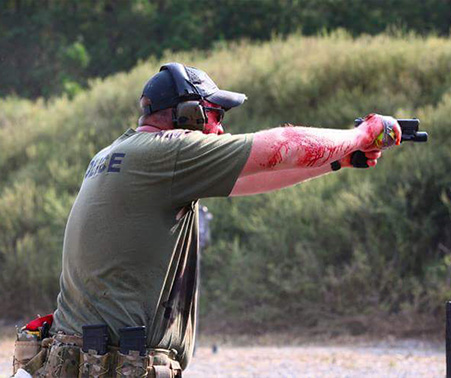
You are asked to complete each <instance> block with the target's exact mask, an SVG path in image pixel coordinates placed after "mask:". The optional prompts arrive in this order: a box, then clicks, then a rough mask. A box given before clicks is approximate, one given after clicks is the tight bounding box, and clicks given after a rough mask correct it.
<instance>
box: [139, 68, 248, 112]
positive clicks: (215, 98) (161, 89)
mask: <svg viewBox="0 0 451 378" xmlns="http://www.w3.org/2000/svg"><path fill="white" fill-rule="evenodd" d="M142 95H143V96H146V97H147V98H149V99H150V102H151V104H150V107H149V112H150V113H152V112H156V111H158V110H163V109H168V108H172V107H174V106H176V105H177V104H179V103H180V102H183V101H188V100H194V99H205V100H207V101H209V102H212V103H214V104H217V105H220V106H221V107H223V108H224V109H225V110H229V109H231V108H234V107H236V106H239V105H241V104H242V103H243V102H244V101H245V100H246V99H247V97H246V95H244V94H243V93H237V92H231V91H225V90H222V89H219V88H218V86H217V85H216V84H215V82H214V81H213V80H212V79H211V78H210V77H209V76H208V75H207V73H206V72H204V71H202V70H200V69H198V68H194V67H188V66H184V65H183V64H180V63H168V64H165V65H163V66H162V67H161V68H160V72H158V73H157V74H156V75H154V76H152V77H151V78H150V79H149V81H148V82H147V83H146V85H145V86H144V89H143V93H142Z"/></svg>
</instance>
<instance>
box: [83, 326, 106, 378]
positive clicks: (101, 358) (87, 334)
mask: <svg viewBox="0 0 451 378" xmlns="http://www.w3.org/2000/svg"><path fill="white" fill-rule="evenodd" d="M82 329H83V347H82V350H81V354H80V370H79V374H78V377H79V378H90V377H93V376H96V377H97V376H105V374H107V373H108V372H109V370H110V368H111V365H112V364H111V361H110V359H111V356H110V353H107V352H108V327H107V325H106V324H93V325H84V326H83V327H82Z"/></svg>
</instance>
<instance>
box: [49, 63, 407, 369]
mask: <svg viewBox="0 0 451 378" xmlns="http://www.w3.org/2000/svg"><path fill="white" fill-rule="evenodd" d="M245 99H246V97H245V95H243V94H239V93H235V92H229V91H223V90H219V89H218V88H217V86H216V85H215V84H214V82H213V81H212V80H211V79H210V78H209V77H208V75H207V74H206V73H205V72H203V71H201V70H198V69H195V68H192V67H185V66H183V65H181V64H178V63H170V64H167V65H165V66H163V67H162V68H161V70H160V72H159V73H157V74H156V75H155V76H153V77H152V78H151V79H150V80H149V81H148V82H147V84H146V85H145V87H144V90H143V94H142V97H141V100H140V105H141V108H142V109H143V115H142V116H141V117H140V119H139V127H138V128H137V130H136V131H134V130H132V129H130V130H128V131H126V132H125V133H124V134H123V135H122V136H121V137H119V138H118V139H117V140H116V141H114V142H113V143H112V144H111V145H110V146H108V147H106V148H104V149H103V150H102V151H100V152H99V153H98V154H97V155H96V156H95V157H94V158H93V159H92V161H91V163H90V164H89V167H88V169H87V171H86V174H85V177H84V181H83V184H82V186H81V189H80V192H79V194H78V197H77V199H76V200H75V203H74V205H73V208H72V211H71V214H70V216H69V219H68V222H67V227H66V233H65V240H64V249H63V270H62V275H61V292H60V294H59V296H58V308H57V310H56V311H55V314H54V324H53V327H52V332H53V333H57V332H59V333H60V334H65V335H81V334H82V326H84V325H95V324H99V323H101V324H106V325H107V326H108V336H109V342H108V343H109V345H111V346H113V347H114V346H118V345H122V343H123V342H122V341H121V340H120V338H121V335H120V332H119V329H121V328H124V327H139V326H145V327H146V347H147V353H150V356H151V358H150V360H149V357H148V356H147V355H146V356H145V357H143V358H142V359H141V360H140V361H136V360H135V361H133V363H134V365H133V366H134V367H133V368H134V369H135V370H133V373H131V374H132V376H133V374H138V372H141V371H142V370H146V371H148V372H149V373H148V374H149V375H148V376H159V375H158V374H159V372H160V373H161V366H159V365H165V366H166V368H167V369H168V371H167V373H168V372H169V373H168V374H172V375H173V376H175V375H177V374H179V375H180V374H181V373H180V367H181V369H184V368H186V366H187V365H188V363H189V360H190V358H191V355H192V350H193V346H194V336H195V335H194V330H195V321H196V311H197V310H196V296H197V277H198V271H197V259H198V242H197V237H198V222H197V216H198V215H197V214H198V212H197V200H198V199H200V198H206V197H227V196H242V195H250V194H256V193H264V192H269V191H272V190H276V189H280V188H284V187H287V186H290V185H294V184H296V183H299V182H301V181H304V180H307V179H311V178H313V177H317V176H321V175H324V174H326V173H329V172H331V171H332V170H337V169H339V168H340V167H351V166H352V165H351V155H352V153H353V152H355V151H357V150H361V151H364V152H365V156H366V158H367V159H368V160H367V164H368V166H370V167H373V166H375V165H376V164H377V160H378V158H379V157H380V156H381V148H382V147H387V146H388V145H390V144H393V143H396V144H399V143H400V138H401V131H400V128H399V125H398V124H397V122H396V121H395V120H394V119H393V118H391V117H383V116H379V115H371V116H368V117H367V118H366V120H365V122H364V123H363V124H362V125H361V126H360V127H359V128H355V129H352V130H330V129H317V128H305V127H294V126H288V127H278V128H274V129H269V130H264V131H259V132H257V133H253V134H242V135H235V136H232V135H230V134H224V130H223V127H222V124H221V121H222V118H223V116H224V112H225V111H228V110H229V109H231V108H233V107H236V106H238V105H241V104H242V103H243V102H244V101H245ZM381 134H382V136H383V137H384V139H383V140H384V143H383V144H381V143H377V142H376V141H377V140H379V139H377V138H378V137H379V136H380V135H381ZM60 341H61V340H60ZM61 342H62V344H61V345H64V340H63V341H61ZM61 345H60V347H61ZM109 350H110V353H113V351H112V349H111V347H110V349H109ZM94 352H95V351H94ZM55 353H56V352H55ZM110 353H109V354H110ZM114 353H117V352H114ZM156 354H157V355H158V354H159V355H160V357H161V355H165V356H167V358H166V359H164V358H160V359H158V358H153V357H152V356H155V355H156ZM50 355H52V353H50ZM134 356H135V357H136V354H134ZM115 358H116V357H115ZM161 361H163V362H161ZM122 362H123V361H122ZM122 362H120V361H119V362H118V361H115V362H111V361H110V362H108V363H107V362H105V363H104V364H105V366H106V368H111V366H112V364H113V365H114V364H115V365H114V369H125V368H128V369H132V367H130V366H128V367H127V366H125V365H124V364H123V363H122ZM89 363H90V362H89V359H87V357H86V355H85V354H82V356H81V357H80V364H81V365H82V366H84V367H85V369H88V367H89ZM73 364H75V362H74V363H73ZM92 364H95V363H92ZM92 364H91V365H92ZM121 364H122V365H121ZM152 364H153V365H155V366H153V367H152V366H149V365H152ZM105 366H104V367H105ZM139 369H141V370H139ZM124 371H125V370H124ZM129 371H131V370H129ZM86 376H87V375H86ZM161 376H163V375H161ZM168 376H170V375H168Z"/></svg>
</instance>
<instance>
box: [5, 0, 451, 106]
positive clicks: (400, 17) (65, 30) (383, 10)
mask: <svg viewBox="0 0 451 378" xmlns="http://www.w3.org/2000/svg"><path fill="white" fill-rule="evenodd" d="M450 12H451V3H450V2H449V1H447V0H424V1H421V2H420V1H417V2H415V3H414V4H413V3H412V1H410V0H221V1H213V0H130V1H120V0H97V1H93V0H65V1H58V0H42V1H35V0H4V1H2V2H0V36H1V38H0V72H1V73H2V75H0V96H5V95H8V94H16V95H19V96H21V97H27V98H36V97H39V96H43V97H45V98H48V97H50V96H51V95H53V94H59V93H67V94H69V95H71V96H73V95H75V94H76V93H77V92H78V91H79V90H80V89H81V88H82V87H86V85H87V83H88V81H89V79H90V78H95V77H106V76H108V75H111V74H112V73H115V72H120V71H126V70H130V69H132V67H133V66H134V65H135V64H136V63H137V62H139V61H140V60H145V59H148V58H149V57H150V56H155V57H157V58H161V57H162V56H163V54H164V52H165V51H167V50H171V51H189V50H192V49H197V50H205V49H209V48H211V47H212V46H214V45H215V44H220V43H222V42H224V41H236V40H240V39H243V38H246V39H250V40H256V41H264V40H269V39H270V38H271V36H273V35H279V36H287V35H289V34H290V33H293V32H302V33H303V34H304V35H315V34H318V33H324V32H330V31H332V30H335V29H337V28H344V29H346V30H348V31H349V33H351V34H352V35H354V36H357V35H360V34H362V33H367V34H377V33H380V32H382V31H385V30H386V29H387V28H397V29H401V30H411V31H414V32H416V33H419V34H427V33H431V32H433V33H438V34H440V35H448V34H449V28H450V25H451V24H450V19H449V17H448V15H449V14H450Z"/></svg>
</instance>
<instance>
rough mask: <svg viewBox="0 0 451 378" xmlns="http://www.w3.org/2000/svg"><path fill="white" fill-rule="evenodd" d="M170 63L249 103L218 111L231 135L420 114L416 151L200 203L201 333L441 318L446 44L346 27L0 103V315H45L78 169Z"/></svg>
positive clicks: (450, 46) (123, 125)
mask: <svg viewBox="0 0 451 378" xmlns="http://www.w3.org/2000/svg"><path fill="white" fill-rule="evenodd" d="M167 61H182V62H184V63H186V64H192V65H195V66H197V67H200V68H202V69H205V70H206V71H207V72H209V74H210V75H211V77H213V78H214V80H215V81H216V82H217V83H218V84H219V86H220V87H223V88H226V89H230V90H236V91H242V92H244V93H246V94H247V95H248V97H249V100H248V101H247V103H246V104H245V105H243V106H242V107H240V108H239V109H236V110H233V111H231V112H230V113H229V114H227V117H226V122H225V124H226V127H227V129H228V130H230V131H231V132H234V133H241V132H243V133H244V132H253V131H257V130H259V129H264V128H269V127H273V126H277V125H278V124H280V123H284V122H292V123H294V124H304V125H315V126H319V125H321V126H326V127H334V128H347V127H351V125H352V121H353V119H354V118H355V117H357V116H361V115H364V114H366V113H369V112H373V111H377V112H379V113H383V114H393V115H395V116H399V117H412V116H417V117H419V118H420V119H421V120H422V128H423V129H425V130H427V131H428V132H429V133H430V141H429V142H428V143H427V144H421V145H413V144H407V143H406V144H403V145H402V146H401V147H400V148H396V149H393V150H392V151H388V152H387V153H386V154H385V156H384V158H383V159H382V160H381V161H380V163H379V165H378V167H377V168H376V169H371V170H370V171H365V170H347V171H341V172H338V173H336V174H331V175H328V176H327V177H325V178H322V179H319V180H314V181H311V182H308V183H304V184H302V185H299V186H297V187H293V188H288V189H285V190H283V191H279V192H274V193H270V194H264V195H258V196H254V197H245V198H235V199H230V198H228V199H209V200H206V201H204V203H205V204H206V205H207V206H208V207H209V208H210V210H211V212H212V213H213V214H214V216H215V218H214V222H213V224H212V226H213V230H212V235H213V243H212V245H211V246H210V247H209V248H208V250H207V251H205V253H204V254H203V259H202V264H203V272H202V278H203V284H202V291H203V293H202V299H201V310H202V312H201V313H202V316H203V317H204V319H206V320H207V323H208V324H210V325H212V327H213V326H214V322H215V321H214V320H215V319H218V316H219V315H220V316H221V319H223V321H224V322H226V323H228V324H233V326H234V327H236V328H237V329H238V328H239V327H240V326H241V327H242V326H244V325H245V326H246V327H247V326H252V327H253V329H268V328H270V327H271V328H272V329H273V328H274V327H281V328H283V327H287V324H288V325H290V326H296V327H301V326H302V327H313V328H315V329H324V328H327V327H329V328H334V329H349V331H351V332H357V333H359V332H364V331H365V330H366V329H367V327H368V324H371V321H370V320H371V319H374V318H375V317H379V318H383V317H386V318H387V319H393V317H395V318H397V319H407V318H408V317H411V319H423V318H422V317H424V316H426V317H430V318H431V319H436V318H438V317H440V316H441V315H440V314H441V307H442V305H443V303H444V301H445V300H446V299H447V298H449V297H450V296H451V286H450V285H451V282H450V281H451V227H450V218H451V205H450V204H451V178H450V175H449V171H450V168H451V156H450V154H449V144H450V142H451V138H450V136H451V120H450V118H449V114H450V113H451V78H450V75H449V72H450V71H451V42H450V41H449V40H448V39H440V38H435V37H429V38H419V37H415V36H404V37H388V36H378V37H371V38H370V37H361V38H358V39H353V38H351V37H350V36H349V35H348V34H347V33H345V32H337V33H335V34H332V35H329V36H325V37H323V38H311V37H309V38H307V37H303V36H300V35H294V36H291V37H289V38H287V39H286V40H281V39H277V38H276V39H273V40H272V41H271V42H268V43H264V44H249V43H246V42H240V43H236V44H231V45H221V46H218V47H217V48H216V50H214V51H213V52H211V53H203V54H199V53H192V54H188V53H180V54H176V55H169V54H168V55H167V56H165V57H164V58H163V59H161V60H152V61H149V62H146V63H143V64H140V65H139V66H137V67H136V68H135V69H133V70H132V71H130V72H129V73H122V74H117V75H115V76H112V77H110V78H107V79H105V80H96V81H93V82H91V83H90V88H89V90H86V91H81V92H78V93H75V94H74V97H73V98H72V99H69V98H67V97H62V98H59V99H53V100H51V101H50V102H48V103H43V102H42V101H38V102H29V101H25V100H20V99H17V98H9V99H7V100H6V101H4V102H2V103H1V104H0V147H1V151H2V153H1V154H0V167H1V168H2V175H1V176H0V271H1V274H0V301H1V303H2V308H3V309H4V311H3V312H2V313H3V315H5V316H18V315H21V314H32V313H35V312H38V311H40V312H46V311H51V310H52V309H53V307H54V305H55V295H56V293H57V291H58V275H59V269H60V251H61V247H62V238H63V232H64V225H65V221H66V218H67V215H68V212H69V210H70V206H71V203H72V202H73V200H74V198H75V196H76V194H77V191H78V188H79V185H80V183H81V180H82V177H83V173H84V170H85V168H86V166H87V164H88V162H89V160H90V157H91V156H92V155H93V154H94V153H95V152H96V151H98V150H99V149H100V148H102V147H103V146H105V145H107V144H109V143H110V142H111V141H112V140H114V139H115V138H116V137H117V135H119V134H120V133H121V132H122V131H123V130H125V129H127V128H128V127H130V126H132V127H133V126H134V125H136V120H137V118H138V114H139V109H138V98H139V96H140V91H141V89H142V86H143V84H144V82H145V81H146V80H147V79H148V78H149V77H150V76H151V75H152V74H153V73H155V72H156V71H157V69H158V67H159V66H160V65H161V63H162V62H167ZM229 125H230V126H229ZM356 319H357V320H356ZM356 322H357V326H356ZM404 323H408V324H409V325H410V326H421V324H418V323H415V322H413V323H412V322H404ZM246 329H249V328H246Z"/></svg>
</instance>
